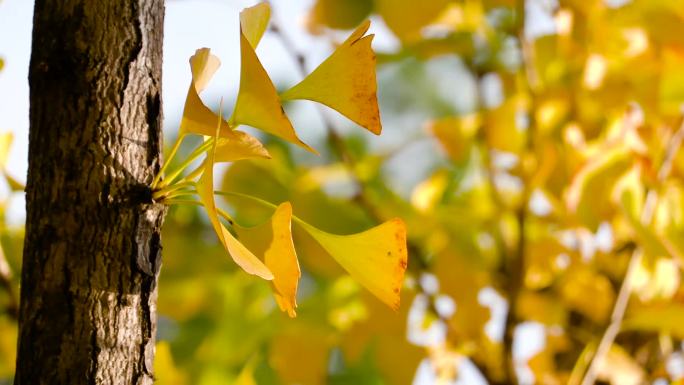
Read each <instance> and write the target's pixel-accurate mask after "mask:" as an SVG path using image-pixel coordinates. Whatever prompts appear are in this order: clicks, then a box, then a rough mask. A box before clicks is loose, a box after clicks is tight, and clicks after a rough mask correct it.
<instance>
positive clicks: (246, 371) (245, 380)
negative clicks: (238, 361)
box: [233, 359, 257, 385]
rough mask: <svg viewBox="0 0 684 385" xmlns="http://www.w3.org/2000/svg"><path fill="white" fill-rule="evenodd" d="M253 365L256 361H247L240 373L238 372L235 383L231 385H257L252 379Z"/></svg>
mask: <svg viewBox="0 0 684 385" xmlns="http://www.w3.org/2000/svg"><path fill="white" fill-rule="evenodd" d="M255 365H256V359H251V360H249V362H247V365H245V367H244V368H242V371H240V374H239V375H238V377H237V379H236V380H235V382H233V385H257V382H256V380H255V379H254V369H255V368H254V366H255Z"/></svg>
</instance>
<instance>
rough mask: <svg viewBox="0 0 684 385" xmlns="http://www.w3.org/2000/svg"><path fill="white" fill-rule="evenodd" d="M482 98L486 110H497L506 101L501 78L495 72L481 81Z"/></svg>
mask: <svg viewBox="0 0 684 385" xmlns="http://www.w3.org/2000/svg"><path fill="white" fill-rule="evenodd" d="M480 98H481V99H482V104H483V105H484V106H485V107H486V108H490V109H492V108H496V107H498V106H500V105H501V103H503V101H504V94H503V85H502V84H501V77H499V74H497V73H495V72H490V73H488V74H486V75H484V76H483V77H482V80H480Z"/></svg>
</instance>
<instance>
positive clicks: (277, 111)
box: [231, 31, 316, 153]
mask: <svg viewBox="0 0 684 385" xmlns="http://www.w3.org/2000/svg"><path fill="white" fill-rule="evenodd" d="M240 52H241V55H242V67H241V69H240V90H239V92H238V97H237V101H236V103H235V111H234V112H233V117H232V118H231V122H232V123H236V124H246V125H249V126H252V127H255V128H258V129H260V130H263V131H266V132H268V133H270V134H273V135H276V136H279V137H281V138H283V139H285V140H287V141H289V142H292V143H294V144H297V145H300V146H302V147H304V148H305V149H307V150H309V151H311V152H314V153H315V152H316V151H315V150H314V149H312V148H311V147H309V146H308V145H307V144H306V143H304V142H302V141H301V140H300V139H299V138H298V137H297V134H296V133H295V130H294V127H292V123H290V120H289V119H288V118H287V115H285V111H284V110H283V107H282V105H281V104H280V99H278V93H277V92H276V89H275V86H273V83H272V82H271V78H269V77H268V74H267V73H266V70H265V69H264V67H263V66H262V65H261V62H260V61H259V58H258V57H257V55H256V52H254V48H253V47H252V45H251V44H250V43H249V41H248V40H247V38H246V37H245V35H244V33H243V32H242V31H241V32H240Z"/></svg>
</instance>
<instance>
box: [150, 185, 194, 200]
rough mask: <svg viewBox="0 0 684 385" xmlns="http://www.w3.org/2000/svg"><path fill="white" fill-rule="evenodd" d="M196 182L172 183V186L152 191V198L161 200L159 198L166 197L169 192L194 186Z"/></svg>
mask: <svg viewBox="0 0 684 385" xmlns="http://www.w3.org/2000/svg"><path fill="white" fill-rule="evenodd" d="M194 186H195V182H180V183H176V184H172V185H170V186H166V187H163V188H161V189H159V190H157V191H155V192H153V193H152V199H153V200H155V201H156V200H159V198H163V197H165V196H166V195H167V194H169V193H171V192H174V191H177V190H180V189H182V188H185V187H194Z"/></svg>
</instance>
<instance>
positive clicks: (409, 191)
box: [0, 0, 684, 385]
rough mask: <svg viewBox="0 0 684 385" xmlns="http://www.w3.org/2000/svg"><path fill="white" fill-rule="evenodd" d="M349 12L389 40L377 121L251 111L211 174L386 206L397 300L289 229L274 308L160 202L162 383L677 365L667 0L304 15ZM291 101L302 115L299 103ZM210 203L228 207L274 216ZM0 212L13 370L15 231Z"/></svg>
mask: <svg viewBox="0 0 684 385" xmlns="http://www.w3.org/2000/svg"><path fill="white" fill-rule="evenodd" d="M227 17H228V16H227ZM232 17H237V16H236V15H233V16H232ZM275 17H276V18H277V17H278V16H277V15H275ZM366 18H371V19H372V21H373V23H374V25H375V26H379V27H377V28H379V29H378V31H377V32H378V33H379V34H380V33H384V34H386V36H384V37H383V38H384V39H386V40H388V41H390V42H391V44H385V45H386V46H387V47H384V48H383V49H378V50H377V51H378V52H377V56H378V60H379V64H378V81H379V101H380V109H381V114H382V118H383V125H384V132H383V135H382V136H381V137H380V138H376V137H373V136H372V135H369V134H367V133H365V132H361V130H359V129H358V128H356V127H347V126H350V123H347V122H345V121H342V120H339V119H335V117H333V116H328V111H321V112H320V113H321V114H322V116H324V117H326V118H325V119H324V120H323V121H327V122H328V123H329V124H328V126H329V127H328V128H329V129H331V130H334V132H335V133H337V134H329V135H328V136H327V137H324V138H322V139H321V143H319V145H315V146H314V147H316V148H317V149H318V150H319V151H320V152H321V156H320V157H314V156H311V155H308V154H306V153H304V152H303V151H302V150H300V149H296V148H293V147H292V146H291V145H289V144H285V143H283V142H281V141H279V140H277V139H275V138H273V137H269V136H264V135H261V134H258V133H256V132H255V133H254V135H256V136H259V137H260V139H261V140H263V141H264V143H266V144H267V147H268V150H269V152H270V153H271V154H272V155H273V159H272V160H264V161H262V160H255V161H243V162H239V163H236V164H234V165H231V166H229V167H227V168H225V169H224V170H223V171H222V172H223V180H222V182H221V183H222V186H221V187H222V188H221V189H222V190H228V191H238V192H240V191H242V192H246V193H249V194H251V195H254V196H257V197H260V198H262V199H265V200H268V201H270V202H274V203H279V202H283V201H286V200H289V201H291V202H292V204H293V208H294V212H295V213H296V214H297V215H298V216H300V217H301V218H302V219H304V220H306V221H308V222H310V223H312V224H314V225H316V226H317V227H319V228H321V229H323V230H327V231H330V232H334V233H340V234H344V233H353V232H358V231H361V230H364V229H366V228H368V227H370V226H372V225H374V224H377V223H379V222H380V221H382V220H387V219H390V218H392V217H396V216H399V217H401V218H403V219H404V220H405V221H406V223H407V225H408V235H409V250H410V252H409V271H408V272H407V277H406V282H405V287H404V290H403V292H402V306H401V309H400V310H399V312H396V313H395V312H393V311H392V310H390V309H388V308H387V307H386V306H384V305H382V304H381V303H380V302H379V301H378V300H377V299H375V298H374V297H372V296H370V295H369V294H368V293H367V292H365V291H364V290H363V289H362V288H360V286H359V285H358V284H357V283H355V282H354V281H353V280H352V279H351V278H350V277H348V276H347V275H346V274H344V273H343V272H342V270H341V268H340V267H339V266H337V265H336V264H335V262H334V261H333V260H332V259H330V258H328V257H326V256H324V253H323V252H322V250H321V249H320V247H319V246H318V245H317V244H316V243H315V242H314V241H313V240H312V239H311V238H310V237H309V236H308V235H307V234H305V233H303V232H299V231H297V229H296V228H295V230H294V231H295V232H294V236H295V242H296V243H297V244H298V251H299V257H300V261H301V264H302V278H301V282H300V290H299V294H298V302H299V307H298V316H297V318H295V319H289V318H288V317H287V316H286V315H285V314H283V313H281V312H280V311H279V310H278V308H277V306H276V305H275V302H274V300H273V298H272V294H271V290H270V288H269V286H268V284H267V283H265V282H263V281H262V280H259V279H255V278H254V277H250V276H248V275H247V274H245V273H243V272H242V271H240V270H238V269H237V267H236V266H235V265H234V264H233V263H230V262H229V261H228V260H227V259H226V256H225V255H224V252H223V251H222V250H221V248H220V247H219V246H218V245H217V241H216V238H215V236H214V235H213V232H212V230H211V227H210V225H209V224H208V222H207V219H206V217H204V216H203V214H200V212H199V211H198V210H196V209H195V208H192V207H175V208H173V209H172V210H171V211H170V212H169V215H168V217H167V220H166V224H165V227H164V237H163V242H164V267H163V269H162V274H161V278H160V289H159V305H158V310H159V336H158V347H157V360H156V375H157V377H158V383H159V384H179V385H180V384H203V385H204V384H205V385H209V384H240V385H251V384H303V385H316V384H411V383H413V384H433V383H443V384H485V383H491V384H515V383H520V384H549V385H553V384H566V383H568V384H591V383H593V382H594V381H599V382H603V383H610V384H620V385H624V384H642V383H649V384H658V385H660V384H681V383H684V352H683V351H682V339H683V338H684V290H682V286H681V263H682V255H683V254H682V253H684V237H683V235H684V233H683V232H684V183H683V182H682V176H683V175H684V153H683V152H682V151H680V145H681V141H682V137H683V136H684V129H683V128H682V105H683V103H684V7H683V6H682V3H681V0H527V1H525V2H521V1H513V0H458V1H454V0H424V1H414V0H315V1H313V2H312V3H311V7H310V10H309V12H308V13H307V14H305V15H302V20H303V21H304V22H303V26H304V27H305V28H306V29H307V30H308V31H309V32H310V33H311V34H313V35H316V36H317V38H318V39H320V40H322V41H329V42H330V43H331V44H330V48H331V49H332V47H333V46H334V44H335V43H339V42H340V41H341V40H340V37H341V36H344V34H345V33H348V32H343V33H342V32H339V31H338V30H347V29H351V28H354V27H355V26H356V25H358V24H359V23H360V22H362V21H363V20H364V19H366ZM282 21H283V20H281V22H282ZM290 22H291V21H290V20H287V23H290ZM267 34H275V35H279V36H280V38H286V36H284V35H283V31H282V29H279V31H276V32H273V31H271V32H267ZM284 44H285V46H286V47H289V48H287V49H288V50H289V53H290V54H291V55H292V59H293V60H297V59H298V58H301V59H302V60H303V62H304V65H305V66H310V68H312V67H313V66H312V64H315V63H309V61H308V60H309V59H308V58H307V51H306V50H304V51H302V52H296V51H295V48H294V46H293V45H291V44H290V45H288V42H287V40H284ZM8 60H11V58H9V59H8ZM283 60H289V59H286V58H283ZM0 63H2V62H0ZM0 67H1V64H0ZM310 68H309V69H310ZM212 103H214V104H215V105H217V104H218V103H217V101H212ZM226 104H228V105H230V103H226ZM286 109H287V110H288V112H289V113H290V114H291V115H293V116H294V118H293V121H294V122H295V125H297V118H296V116H298V115H299V116H301V114H302V113H301V111H300V110H299V109H300V106H299V105H298V104H297V103H293V104H290V105H288V106H286ZM179 113H180V111H178V112H174V111H167V115H169V114H171V115H173V114H178V115H179ZM314 113H317V112H315V111H314ZM227 115H229V114H226V116H227ZM167 123H168V122H167ZM315 125H321V123H320V122H317V121H316V120H315V119H314V120H309V126H315ZM300 126H301V124H300ZM169 129H170V130H173V129H174V128H173V127H169ZM308 129H312V130H313V129H317V130H318V129H320V127H307V126H306V125H303V127H299V130H300V131H306V130H308ZM335 136H339V138H340V140H341V142H339V143H338V142H336V141H335V140H332V139H331V138H332V137H335ZM340 143H341V144H342V145H341V146H340ZM312 144H314V143H312ZM3 167H4V163H3ZM8 185H9V186H10V187H12V186H15V187H16V185H17V183H16V182H14V181H13V180H10V183H9V184H8ZM223 204H224V207H225V208H226V209H227V210H229V211H230V212H231V213H232V214H233V215H235V218H236V219H237V220H238V222H239V223H241V224H243V225H251V224H256V223H260V222H262V221H263V220H265V219H266V218H268V217H269V215H270V212H269V211H265V210H264V209H263V207H260V206H256V205H254V204H252V203H251V202H249V201H246V200H240V199H239V198H233V199H231V200H228V201H224V202H223ZM0 214H2V213H0ZM1 230H2V232H1V234H2V237H1V240H2V247H3V250H4V256H5V257H6V258H0V278H2V281H1V282H0V283H2V288H3V289H2V290H0V309H3V313H2V314H1V315H0V383H10V382H11V377H12V372H13V365H14V363H13V361H14V349H15V343H16V322H15V318H14V315H15V308H16V302H15V301H16V294H17V288H18V275H19V268H20V255H21V242H22V241H21V237H22V230H21V229H20V228H14V227H7V226H5V227H2V229H1ZM5 260H6V262H7V263H5Z"/></svg>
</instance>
